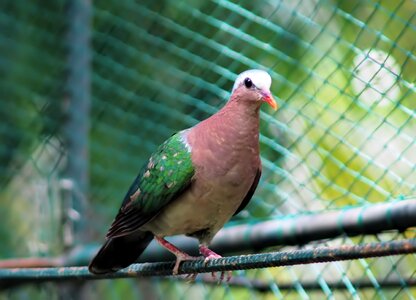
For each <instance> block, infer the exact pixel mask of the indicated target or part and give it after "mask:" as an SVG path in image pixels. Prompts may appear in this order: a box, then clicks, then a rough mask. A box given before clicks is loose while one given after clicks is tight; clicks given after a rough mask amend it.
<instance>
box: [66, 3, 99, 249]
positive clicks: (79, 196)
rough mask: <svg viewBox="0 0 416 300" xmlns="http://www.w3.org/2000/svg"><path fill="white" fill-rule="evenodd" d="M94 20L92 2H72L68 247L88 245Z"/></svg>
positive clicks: (68, 153) (69, 9)
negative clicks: (89, 139)
mask: <svg viewBox="0 0 416 300" xmlns="http://www.w3.org/2000/svg"><path fill="white" fill-rule="evenodd" d="M91 16H92V8H91V2H90V1H89V0H73V1H68V17H67V18H68V32H67V36H66V41H67V51H68V56H67V57H68V58H67V59H68V61H67V80H66V87H65V92H66V98H65V103H64V108H63V109H64V113H65V123H64V127H63V135H64V140H65V146H66V149H67V164H66V170H65V172H64V177H65V179H67V180H64V181H63V188H64V190H65V196H66V197H65V198H66V200H67V202H68V203H66V206H67V207H66V208H67V220H68V224H69V227H70V228H69V229H68V228H66V235H67V236H68V235H70V234H72V236H71V237H70V238H69V239H68V238H67V240H66V244H67V246H72V245H73V244H76V243H79V242H85V240H86V238H85V237H83V232H84V226H85V224H84V222H85V220H84V219H83V218H82V216H83V215H84V214H85V210H86V197H85V195H86V194H87V192H88V185H89V179H88V174H89V172H88V170H89V156H88V137H89V128H90V122H89V115H90V106H91V45H90V43H91Z"/></svg>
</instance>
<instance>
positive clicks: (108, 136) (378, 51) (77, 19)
mask: <svg viewBox="0 0 416 300" xmlns="http://www.w3.org/2000/svg"><path fill="white" fill-rule="evenodd" d="M0 7H1V9H0V28H2V30H1V31H0V74H1V81H0V95H1V101H2V104H1V106H0V117H1V120H2V121H1V123H0V140H1V141H2V142H1V144H0V169H1V172H0V185H1V187H2V188H1V190H0V195H1V198H2V201H0V206H1V207H0V208H1V209H0V219H1V222H2V226H0V238H1V241H2V242H1V243H0V258H2V259H10V258H21V257H44V258H48V257H56V256H59V255H62V253H65V252H67V251H70V250H71V249H74V248H76V247H80V246H82V245H86V244H94V243H97V244H98V243H100V242H101V241H102V239H103V237H104V235H105V232H106V230H107V229H108V225H109V224H110V222H111V221H112V218H113V217H114V215H115V212H116V211H117V209H118V207H119V205H120V203H121V200H122V198H121V197H122V196H123V195H124V193H125V191H126V189H127V188H128V186H129V184H130V183H131V181H132V180H133V178H134V177H135V176H136V175H137V172H138V170H139V169H140V167H141V165H142V164H143V162H144V161H145V160H146V159H147V157H148V156H149V154H150V153H151V152H152V151H153V150H154V149H155V148H156V146H157V145H159V144H160V143H161V142H163V141H164V140H165V139H166V138H167V137H169V136H170V135H172V134H173V133H174V132H176V131H178V130H181V129H184V128H186V127H190V126H193V125H194V124H196V123H197V122H198V121H200V120H203V119H204V118H206V117H208V116H210V115H211V114H213V113H214V112H216V111H217V110H218V109H219V108H220V107H221V106H222V105H223V104H224V103H225V101H226V100H227V99H228V97H229V93H230V90H231V88H232V84H233V81H234V79H235V78H236V75H237V74H238V73H240V72H242V71H244V70H246V69H251V68H263V69H266V70H267V71H268V72H269V73H270V74H271V76H272V78H273V83H272V88H271V91H272V92H273V94H274V95H275V96H276V97H277V98H279V99H281V100H280V101H279V102H280V106H281V108H280V109H279V110H278V111H277V112H272V111H271V110H269V109H268V108H266V107H263V109H262V111H261V137H260V146H261V153H262V162H263V175H262V178H261V181H260V184H259V187H258V189H257V191H256V193H255V195H254V197H253V200H252V201H251V203H250V204H249V206H248V207H247V208H246V209H245V210H244V211H243V212H242V213H240V214H239V215H238V216H236V217H235V218H234V219H233V220H232V222H231V224H230V225H229V227H232V226H233V225H235V224H239V225H240V224H257V223H261V222H264V221H266V220H290V219H295V220H297V219H296V218H298V217H301V216H305V215H310V214H316V215H319V214H321V213H325V212H328V211H335V212H341V213H342V212H343V211H344V210H346V209H348V208H353V207H359V208H364V209H367V207H368V210H371V207H373V205H377V204H378V203H391V204H392V205H394V204H396V203H400V202H402V201H412V200H414V198H415V197H416V196H415V195H416V191H415V190H416V176H415V175H416V143H415V140H416V139H415V132H416V118H415V108H416V101H415V100H416V88H415V84H414V83H415V80H416V71H415V70H416V53H415V51H414V49H415V45H416V39H415V36H416V19H415V15H416V2H414V1H406V0H403V1H387V0H384V1H370V0H364V1H359V0H354V1H335V0H332V1H330V0H322V1H318V0H313V1H305V0H296V1H289V0H281V1H272V0H262V1H251V2H246V1H229V0H213V1H202V0H193V1H183V0H180V1H173V0H170V1H169V0H166V1H121V2H116V1H102V2H96V3H93V4H92V3H89V2H88V1H81V0H76V1H64V0H58V1H51V2H48V3H46V2H45V3H40V2H38V1H32V2H27V1H20V0H19V1H3V2H2V3H0ZM413 205H414V203H413ZM386 218H388V210H387V213H386ZM366 224H367V223H366ZM399 229H401V230H399ZM362 232H368V234H362ZM341 233H342V232H341ZM406 238H415V229H414V228H412V227H411V228H397V229H396V230H389V231H384V232H382V233H379V232H377V233H375V232H374V231H373V230H371V228H367V227H366V228H363V230H362V231H360V234H358V235H355V236H347V235H346V234H341V235H340V236H338V237H333V238H328V239H324V240H319V241H315V242H313V243H309V244H307V245H297V246H290V247H283V246H272V247H267V248H266V249H260V250H256V252H259V251H270V250H276V249H293V248H297V247H304V248H305V247H306V248H310V247H312V248H314V247H317V246H322V245H327V246H342V245H358V244H363V243H367V242H380V241H391V240H401V239H406ZM293 244H296V243H293ZM249 253H253V252H249ZM415 267H416V256H415V255H414V254H409V255H401V256H389V257H384V258H366V259H364V258H362V259H356V260H351V261H345V262H332V263H324V264H310V265H298V266H289V267H282V268H267V269H255V270H247V271H238V272H235V277H236V278H237V279H238V280H237V281H238V282H236V283H235V284H231V285H211V284H209V283H207V282H206V281H204V277H203V276H201V278H198V279H197V281H196V282H195V283H193V284H189V283H186V282H185V281H183V280H182V279H178V278H173V277H172V278H171V277H168V278H164V277H151V278H145V279H143V278H139V279H123V280H110V279H109V280H103V281H89V282H85V283H83V284H82V287H81V288H79V289H78V293H81V296H82V297H89V299H117V298H120V297H131V298H132V297H135V298H139V299H141V298H143V299H161V298H163V299H166V298H167V297H169V298H172V299H200V298H213V299H217V298H218V299H220V298H224V299H323V298H327V299H360V298H362V299H393V298H397V299H415V298H416V289H415V287H414V286H415V283H416V281H415V270H416V268H415ZM61 287H62V286H61V284H55V283H43V284H40V285H30V284H29V285H24V286H18V287H14V288H13V287H7V288H4V289H3V290H1V291H0V299H8V298H10V299H27V298H31V299H44V298H45V297H52V298H65V297H68V295H66V296H65V295H63V294H62V292H60V289H61Z"/></svg>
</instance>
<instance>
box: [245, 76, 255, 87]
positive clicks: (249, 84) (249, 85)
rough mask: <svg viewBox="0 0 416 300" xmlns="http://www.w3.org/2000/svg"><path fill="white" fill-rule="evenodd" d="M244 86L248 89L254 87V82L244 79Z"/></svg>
mask: <svg viewBox="0 0 416 300" xmlns="http://www.w3.org/2000/svg"><path fill="white" fill-rule="evenodd" d="M244 85H245V86H246V88H248V89H249V88H251V87H252V86H253V82H252V81H251V79H250V78H248V77H247V78H246V79H244Z"/></svg>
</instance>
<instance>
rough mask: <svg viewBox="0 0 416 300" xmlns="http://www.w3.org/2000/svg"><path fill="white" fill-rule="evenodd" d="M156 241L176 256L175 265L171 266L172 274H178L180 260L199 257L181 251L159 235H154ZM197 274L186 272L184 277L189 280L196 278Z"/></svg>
mask: <svg viewBox="0 0 416 300" xmlns="http://www.w3.org/2000/svg"><path fill="white" fill-rule="evenodd" d="M155 239H156V241H157V242H158V243H159V244H160V245H161V246H162V247H163V248H165V249H166V250H168V251H169V252H170V253H172V254H174V255H175V256H176V262H175V266H174V267H173V271H172V274H173V275H178V273H179V267H180V265H181V262H183V261H186V260H197V259H200V257H195V256H191V255H189V254H187V253H185V252H183V251H182V250H180V249H178V248H177V247H176V246H175V245H173V244H172V243H169V242H168V241H167V240H165V239H164V238H160V237H157V236H156V237H155ZM196 275H197V274H187V276H186V278H187V279H188V280H189V281H194V280H195V278H196Z"/></svg>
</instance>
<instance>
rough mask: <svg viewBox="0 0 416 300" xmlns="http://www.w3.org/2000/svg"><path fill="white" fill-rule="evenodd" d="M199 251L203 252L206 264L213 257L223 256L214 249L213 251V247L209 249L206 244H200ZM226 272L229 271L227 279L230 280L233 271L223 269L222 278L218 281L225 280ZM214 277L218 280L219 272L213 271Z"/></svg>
mask: <svg viewBox="0 0 416 300" xmlns="http://www.w3.org/2000/svg"><path fill="white" fill-rule="evenodd" d="M199 252H201V254H202V255H203V256H204V257H205V260H204V263H205V265H206V264H207V263H208V262H209V261H210V260H211V259H216V258H222V256H221V255H219V254H217V253H215V252H214V251H212V250H211V249H209V248H208V247H207V246H205V245H199ZM225 273H227V280H226V282H227V283H228V282H230V280H231V277H232V275H233V272H232V271H223V272H220V278H219V280H218V283H221V282H223V280H224V277H225ZM211 276H212V278H213V279H214V280H215V281H216V280H217V274H216V272H212V273H211Z"/></svg>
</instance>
